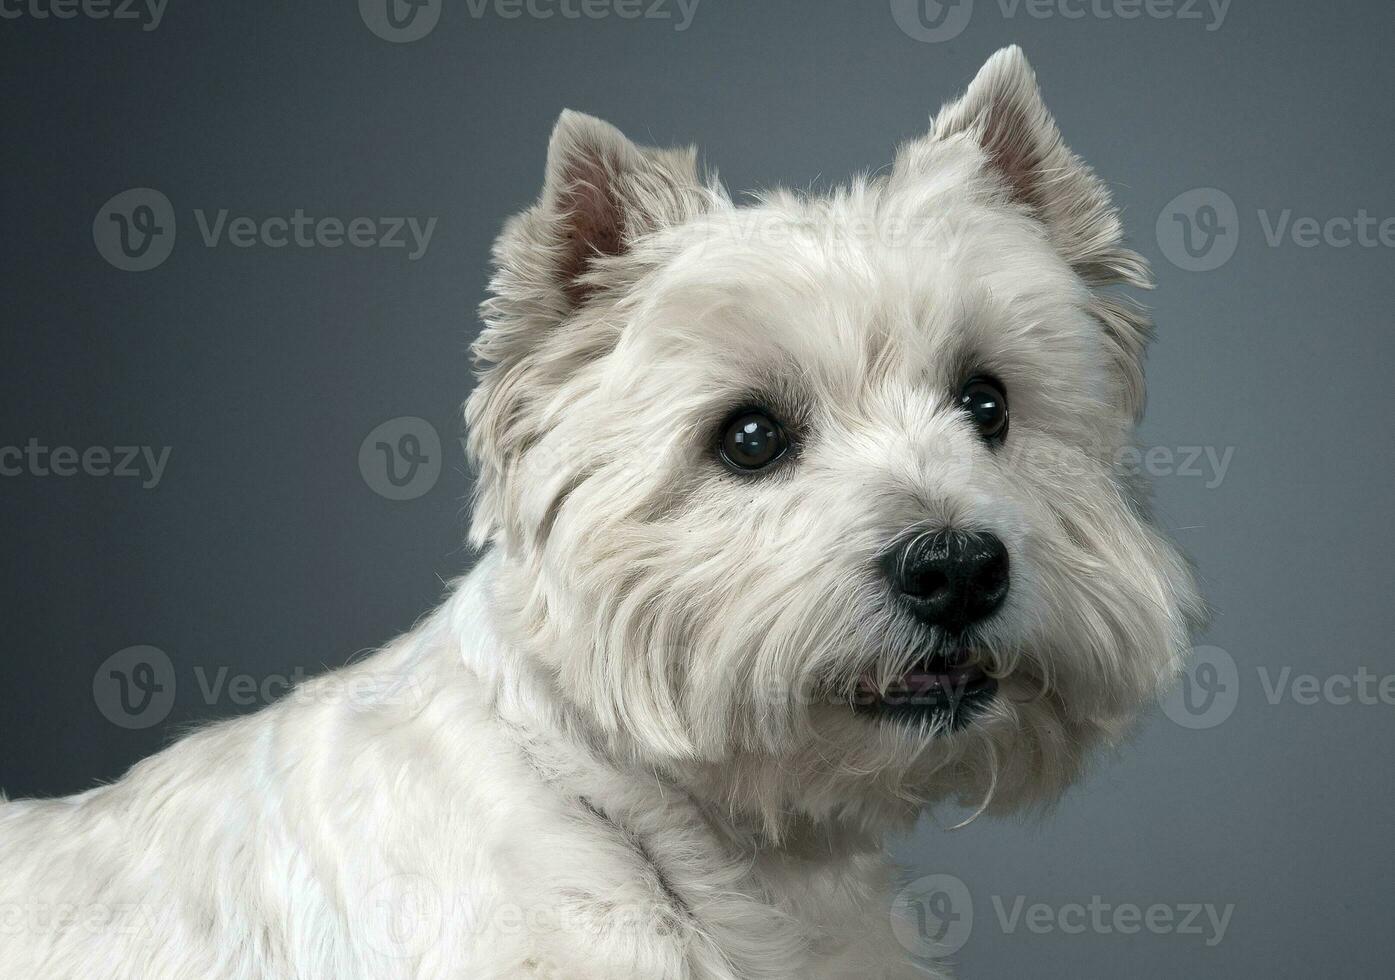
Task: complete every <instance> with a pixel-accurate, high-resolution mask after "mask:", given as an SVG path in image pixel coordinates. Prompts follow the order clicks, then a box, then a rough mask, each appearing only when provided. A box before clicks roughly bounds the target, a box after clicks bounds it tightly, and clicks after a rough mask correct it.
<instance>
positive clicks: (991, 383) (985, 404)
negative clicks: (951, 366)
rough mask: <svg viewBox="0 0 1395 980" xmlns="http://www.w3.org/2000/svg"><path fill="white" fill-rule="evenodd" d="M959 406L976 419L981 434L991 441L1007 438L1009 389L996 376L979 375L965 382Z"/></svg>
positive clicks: (975, 422)
mask: <svg viewBox="0 0 1395 980" xmlns="http://www.w3.org/2000/svg"><path fill="white" fill-rule="evenodd" d="M959 407H960V408H962V409H963V410H964V411H965V412H966V413H967V414H968V416H969V418H971V419H973V420H974V424H975V425H976V426H978V431H979V435H981V436H983V438H984V439H987V440H988V441H989V442H1001V441H1002V440H1003V439H1005V438H1007V429H1008V402H1007V391H1006V390H1004V388H1003V386H1002V383H1001V382H999V381H998V380H997V379H996V378H988V377H977V378H972V379H970V380H969V381H968V382H966V383H965V384H964V389H963V391H961V392H960V394H959Z"/></svg>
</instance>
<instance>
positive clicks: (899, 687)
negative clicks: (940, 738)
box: [852, 650, 998, 731]
mask: <svg viewBox="0 0 1395 980" xmlns="http://www.w3.org/2000/svg"><path fill="white" fill-rule="evenodd" d="M997 693H998V681H997V680H996V679H995V678H994V677H991V676H990V675H989V674H988V672H987V671H986V670H985V669H984V668H983V667H982V666H980V665H979V664H978V663H977V662H976V660H975V658H974V655H973V653H972V651H969V650H956V651H953V652H950V653H945V654H935V655H932V656H929V657H926V658H924V659H922V660H920V661H918V662H917V663H915V664H914V665H912V667H911V669H910V670H908V671H906V672H905V673H904V674H901V675H900V676H897V677H893V678H891V679H890V680H888V681H887V682H886V684H885V686H882V684H881V682H879V680H878V677H877V675H876V673H875V672H873V671H868V672H867V673H865V674H863V675H862V676H861V677H860V678H859V679H858V682H857V689H856V693H855V694H854V697H853V701H852V708H853V711H854V712H856V713H858V714H862V715H867V716H869V717H880V718H887V719H891V720H894V721H899V722H904V723H909V724H915V725H935V726H937V727H940V728H942V729H944V730H946V731H957V730H958V729H960V728H963V727H964V726H965V725H967V724H968V723H969V722H970V721H972V720H973V718H974V716H975V715H977V714H978V713H979V712H980V711H982V710H983V708H985V707H986V706H987V705H988V704H989V703H990V702H992V700H993V698H994V697H995V696H996V695H997Z"/></svg>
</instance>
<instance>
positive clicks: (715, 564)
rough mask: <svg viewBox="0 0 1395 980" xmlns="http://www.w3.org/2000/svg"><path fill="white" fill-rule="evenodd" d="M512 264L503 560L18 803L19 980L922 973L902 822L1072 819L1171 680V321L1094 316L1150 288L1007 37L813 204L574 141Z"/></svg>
mask: <svg viewBox="0 0 1395 980" xmlns="http://www.w3.org/2000/svg"><path fill="white" fill-rule="evenodd" d="M496 262H497V264H498V273H497V275H496V277H495V280H494V283H493V285H492V290H493V294H494V295H493V298H492V299H491V300H490V301H489V302H488V303H487V304H486V306H485V311H484V312H485V321H486V328H485V331H484V333H483V334H482V335H481V338H480V341H479V342H478V344H477V346H476V354H477V356H478V358H479V361H480V363H481V366H482V368H483V372H482V376H481V380H480V385H479V387H478V388H477V390H476V392H475V393H474V395H472V397H471V399H470V403H469V406H468V411H467V416H468V421H469V426H470V437H471V450H472V454H473V456H474V459H475V461H476V463H477V465H478V467H479V471H480V476H479V489H478V500H477V504H476V510H475V523H474V539H475V541H476V543H477V544H479V545H480V546H482V547H485V548H487V549H488V554H487V556H486V557H485V558H484V559H483V560H482V562H481V563H480V565H479V566H478V567H477V568H476V570H475V571H474V572H473V573H472V574H471V575H470V576H469V577H468V578H467V579H465V580H464V581H463V583H462V584H461V585H460V586H459V587H458V588H457V589H456V590H455V591H454V592H453V594H452V596H451V597H450V598H449V599H448V601H447V602H446V604H445V605H444V606H443V607H442V608H441V609H440V610H439V611H438V612H437V613H436V614H434V615H433V616H432V617H431V618H430V619H429V620H427V621H426V622H425V623H423V625H421V626H420V627H419V628H418V629H416V630H415V631H413V632H412V633H411V634H410V635H409V636H407V637H405V638H403V639H402V640H400V641H398V642H397V643H395V644H393V645H392V646H390V647H389V648H388V649H386V650H384V651H383V652H381V653H380V654H378V655H376V656H375V657H373V658H371V659H369V660H367V661H365V662H363V663H360V664H358V665H356V666H353V667H351V668H348V669H347V670H346V671H343V672H340V673H339V674H336V675H330V676H328V677H326V678H320V679H318V680H316V681H312V682H310V683H309V684H307V685H306V686H305V687H304V688H303V689H302V690H300V691H298V692H297V693H296V694H295V695H294V696H293V697H291V698H288V699H287V700H286V701H285V702H283V703H280V704H277V705H274V706H272V707H271V708H269V709H267V710H266V711H264V712H262V713H260V714H258V715H256V716H253V717H251V718H247V719H242V720H238V721H233V722H228V723H224V724H221V725H217V726H214V727H212V728H209V729H207V730H205V731H203V732H200V733H198V734H196V735H193V736H191V737H190V738H187V739H185V740H184V741H182V742H181V743H179V744H177V745H176V746H174V747H173V748H171V749H169V750H168V751H166V752H164V753H162V754H161V755H159V756H157V757H155V758H153V759H151V760H148V761H147V762H145V763H143V764H142V765H140V766H138V767H136V769H135V770H133V771H132V773H131V774H129V775H128V776H127V777H126V778H125V779H123V780H122V781H121V782H119V783H117V784H116V785H113V786H110V787H104V788H101V789H98V790H94V791H92V792H90V793H87V794H84V795H83V796H80V797H76V798H72V799H68V800H60V801H54V802H42V803H36V802H17V803H9V804H4V805H0V912H3V913H5V916H6V919H7V920H8V921H6V920H3V919H0V933H3V935H0V938H3V940H4V941H3V942H0V976H5V977H8V976H11V975H14V976H41V977H44V978H46V980H48V978H53V980H57V978H68V977H72V978H78V977H81V978H84V980H87V978H91V977H106V976H114V977H126V976H130V977H140V978H142V980H174V978H186V977H187V978H200V980H205V978H218V980H222V978H246V980H251V978H260V977H335V978H341V980H352V978H365V980H366V978H373V980H383V978H391V977H416V978H427V977H432V978H434V977H468V978H471V980H477V978H495V977H499V978H510V977H533V976H536V977H555V978H559V980H592V978H594V980H628V978H634V980H641V978H643V980H654V978H692V980H700V978H707V980H718V978H723V980H737V978H742V980H749V978H756V977H764V978H772V980H773V978H829V980H833V978H837V980H852V978H858V980H862V978H868V980H876V978H900V977H911V976H924V975H926V973H925V971H924V970H923V969H920V968H913V967H912V966H911V964H910V962H909V960H908V957H907V955H906V951H905V950H904V949H903V948H902V947H901V946H900V945H899V944H898V943H897V942H896V941H895V939H894V938H893V934H892V929H891V911H890V904H891V903H890V891H889V884H890V870H889V867H888V865H887V863H886V861H885V858H884V857H883V856H882V851H881V847H882V841H883V838H884V835H885V834H886V833H888V832H890V831H893V830H897V829H904V828H906V827H907V826H909V825H910V824H911V823H913V821H914V820H915V818H916V816H917V815H918V814H919V813H920V812H922V811H923V810H924V808H925V807H926V806H927V805H929V804H930V803H933V802H934V801H936V800H940V799H958V800H961V801H964V802H968V803H977V804H979V806H980V808H981V809H990V808H991V809H993V810H996V811H1002V810H1008V809H1012V808H1018V807H1023V806H1029V805H1032V804H1035V803H1041V802H1045V801H1049V800H1051V799H1053V798H1054V797H1055V796H1056V795H1057V794H1059V792H1060V791H1061V790H1062V789H1063V788H1064V787H1065V786H1066V785H1068V784H1069V783H1070V781H1071V780H1072V779H1073V778H1074V777H1075V776H1076V775H1077V774H1078V772H1079V770H1080V767H1081V764H1082V761H1083V759H1084V758H1085V755H1086V751H1087V750H1088V748H1089V747H1090V746H1092V745H1095V744H1097V743H1100V742H1108V741H1110V740H1113V739H1115V738H1117V737H1118V736H1119V735H1121V734H1122V733H1123V732H1125V731H1126V730H1127V728H1128V725H1129V722H1130V721H1131V720H1132V718H1133V717H1134V716H1135V715H1136V714H1137V712H1138V710H1139V708H1140V707H1141V706H1143V705H1145V704H1147V703H1149V701H1150V700H1151V699H1152V698H1153V697H1154V696H1155V695H1156V693H1157V692H1158V690H1159V688H1160V686H1161V685H1163V684H1165V683H1166V682H1167V681H1168V680H1169V679H1170V678H1171V676H1172V675H1173V673H1174V671H1175V670H1176V667H1177V665H1178V661H1179V655H1180V653H1181V651H1182V650H1183V649H1184V648H1185V645H1186V640H1187V636H1188V630H1189V628H1190V627H1191V626H1192V625H1193V624H1194V622H1195V619H1196V617H1197V615H1198V607H1199V602H1198V600H1197V598H1196V596H1195V592H1194V588H1193V585H1192V581H1191V577H1190V575H1189V573H1188V571H1187V569H1186V567H1185V564H1184V563H1183V562H1182V560H1181V559H1180V558H1179V557H1178V555H1177V554H1176V553H1175V552H1174V551H1173V549H1172V548H1171V547H1170V546H1169V545H1168V544H1167V543H1166V542H1165V541H1164V540H1163V539H1162V538H1161V537H1160V536H1159V535H1158V534H1157V533H1156V532H1155V531H1154V530H1153V528H1152V526H1151V524H1150V522H1149V521H1148V519H1147V517H1146V515H1145V514H1143V513H1142V511H1141V508H1140V506H1139V504H1138V499H1137V494H1136V492H1135V489H1136V488H1134V487H1132V486H1131V485H1129V484H1128V483H1127V482H1126V481H1125V480H1123V479H1122V478H1121V477H1120V476H1119V475H1118V474H1117V473H1115V472H1114V470H1113V468H1112V466H1111V461H1112V459H1113V458H1114V455H1115V453H1116V452H1117V450H1118V449H1119V448H1120V447H1121V446H1123V445H1125V444H1126V443H1127V440H1128V439H1129V438H1130V435H1131V432H1132V427H1133V424H1134V422H1135V421H1136V417H1137V414H1138V412H1139V411H1140V410H1141V406H1142V394H1143V391H1142V374H1141V361H1140V358H1141V355H1142V350H1143V347H1144V346H1145V343H1146V339H1147V328H1148V324H1147V321H1146V320H1145V319H1144V318H1143V317H1142V316H1141V315H1140V314H1139V313H1138V312H1137V310H1135V309H1134V308H1133V307H1131V306H1129V305H1128V304H1126V303H1125V302H1124V301H1122V300H1120V299H1118V298H1115V297H1112V296H1111V295H1110V294H1108V293H1107V292H1104V291H1102V287H1105V286H1108V285H1110V284H1113V283H1120V282H1122V283H1132V284H1136V285H1141V284H1143V283H1144V282H1145V280H1146V268H1145V267H1144V265H1143V263H1142V260H1141V259H1140V258H1139V257H1138V256H1136V255H1134V254H1133V253H1131V252H1129V251H1127V250H1125V249H1124V248H1122V246H1121V245H1120V229H1119V224H1118V220H1117V216H1116V215H1115V213H1114V211H1113V209H1112V207H1111V205H1110V203H1109V198H1108V194H1107V192H1106V191H1105V189H1104V187H1103V185H1102V184H1100V182H1099V181H1098V180H1097V179H1096V178H1095V177H1094V175H1093V174H1092V173H1091V172H1090V171H1089V170H1088V168H1086V167H1085V166H1084V165H1083V164H1081V163H1080V161H1079V160H1078V159H1077V158H1075V157H1074V156H1073V155H1072V154H1071V153H1070V152H1069V150H1067V149H1066V148H1065V146H1064V145H1063V144H1062V143H1061V142H1060V139H1059V136H1058V134H1057V133H1056V130H1055V126H1054V124H1053V123H1052V121H1051V119H1050V116H1049V115H1048V114H1047V113H1046V111H1045V109H1044V107H1043V106H1042V104H1041V102H1040V98H1039V96H1038V94H1037V90H1036V86H1035V82H1034V79H1033V77H1032V74H1031V71H1030V69H1029V68H1028V66H1027V64H1026V62H1025V60H1024V59H1023V58H1022V56H1021V53H1020V52H1018V51H1016V50H1015V49H1010V50H1008V51H1005V52H1002V53H1000V54H999V55H997V56H995V58H994V59H993V60H992V61H991V62H990V63H989V65H988V66H986V67H985V69H984V71H983V72H982V73H981V75H980V76H979V78H978V79H977V80H976V81H975V82H974V85H973V86H972V87H971V88H970V90H969V93H968V94H967V95H966V96H965V97H964V99H963V100H961V101H960V102H958V103H955V104H953V105H951V106H947V107H946V108H945V110H944V111H943V112H942V113H941V115H940V116H939V117H937V119H936V124H935V127H934V130H933V131H932V132H931V134H930V135H928V136H926V137H924V138H923V139H921V140H919V141H916V142H914V143H912V144H910V145H908V146H907V147H905V148H904V149H903V150H902V152H901V153H900V154H899V156H898V159H897V162H896V165H895V167H894V169H893V170H892V171H891V173H890V174H889V175H887V176H885V177H881V178H877V179H875V180H866V181H860V182H857V183H855V184H854V185H853V187H852V188H851V189H849V190H846V191H843V192H840V193H838V194H836V195H834V196H832V197H829V198H822V199H805V198H799V197H795V196H793V195H788V194H775V195H770V196H768V197H766V198H764V199H763V200H762V201H761V202H760V203H759V204H758V205H757V206H754V207H751V208H742V209H738V208H736V207H734V206H733V205H732V203H731V201H730V200H729V199H728V198H727V197H726V195H725V192H723V191H722V190H721V189H720V187H718V186H716V185H715V184H705V183H703V182H702V181H701V180H699V179H698V176H697V173H696V169H695V166H694V159H693V155H692V154H691V153H682V152H671V151H657V150H648V149H643V148H640V147H637V146H635V145H634V144H632V143H630V142H629V141H628V140H626V139H625V138H624V137H623V136H621V135H620V134H619V133H618V132H617V131H615V130H614V129H612V128H611V127H609V126H607V125H605V124H604V123H601V122H599V121H597V120H593V119H590V118H588V117H584V116H578V115H575V114H568V115H565V116H564V117H563V119H562V120H561V121H560V122H559V124H558V128H557V132H556V133H555V135H554V138H553V143H552V147H551V150H550V156H549V161H548V176H547V183H546V185H545V187H544V190H543V194H542V197H541V199H540V200H539V202H538V204H537V205H536V206H535V207H533V208H532V209H530V210H529V211H527V212H525V213H524V214H522V215H520V216H519V217H517V218H515V219H514V220H513V221H512V222H510V224H509V225H508V226H507V227H506V229H505V231H504V233H503V235H502V236H501V238H500V241H499V244H498V246H497V248H496ZM1009 413H1010V417H1011V425H1009ZM346 684H351V685H353V688H354V690H355V691H357V692H358V693H357V696H355V697H354V698H352V699H351V700H346V699H345V698H344V697H342V696H337V695H336V692H340V691H342V690H343V687H344V685H346Z"/></svg>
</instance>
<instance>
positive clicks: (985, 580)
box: [882, 531, 1008, 633]
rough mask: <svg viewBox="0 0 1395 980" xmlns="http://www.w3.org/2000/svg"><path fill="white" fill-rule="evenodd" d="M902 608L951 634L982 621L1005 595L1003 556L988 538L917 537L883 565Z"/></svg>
mask: <svg viewBox="0 0 1395 980" xmlns="http://www.w3.org/2000/svg"><path fill="white" fill-rule="evenodd" d="M882 567H883V569H884V570H885V571H886V576H887V578H888V579H890V580H891V584H892V586H894V587H895V589H896V591H897V592H898V593H900V599H901V601H902V603H903V604H904V605H905V606H906V607H907V608H908V609H910V610H911V612H913V613H915V615H916V617H917V618H918V619H920V621H921V622H923V623H926V624H928V625H930V626H939V627H942V628H944V629H946V630H949V631H950V632H954V633H958V632H962V631H963V630H964V628H965V627H967V626H969V625H971V624H973V623H977V622H978V621H979V620H981V619H986V618H987V617H989V616H991V615H992V614H993V613H994V612H996V611H997V610H998V607H999V606H1001V605H1002V604H1003V600H1004V599H1006V598H1007V594H1008V553H1007V548H1005V547H1003V543H1002V542H1001V541H999V540H998V539H997V538H996V537H994V536H993V535H991V534H974V533H969V532H966V531H936V532H934V533H932V534H918V535H916V536H915V537H914V538H911V539H910V540H908V541H907V542H906V543H905V544H903V545H901V546H900V547H898V548H894V549H892V550H891V551H890V552H888V553H887V555H886V557H885V558H883V559H882Z"/></svg>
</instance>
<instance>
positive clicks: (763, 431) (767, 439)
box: [718, 408, 790, 473]
mask: <svg viewBox="0 0 1395 980" xmlns="http://www.w3.org/2000/svg"><path fill="white" fill-rule="evenodd" d="M718 448H719V450H720V452H721V454H722V460H723V461H724V462H725V463H726V464H727V465H728V466H730V467H731V468H732V469H734V470H738V471H740V472H742V473H754V472H755V471H756V470H763V469H765V468H766V467H767V466H769V465H771V464H772V463H775V462H776V461H778V460H779V459H780V458H781V457H782V456H784V455H785V453H787V452H788V451H789V448H790V442H789V437H788V436H786V435H785V430H784V429H783V428H782V427H781V425H780V423H779V422H777V421H775V419H773V418H771V416H770V414H769V413H768V412H765V411H762V410H761V409H758V408H748V409H743V410H742V411H740V412H737V413H736V414H735V415H733V416H732V417H731V418H730V419H729V420H728V421H727V423H726V425H724V426H723V427H722V441H721V444H720V446H719V447H718Z"/></svg>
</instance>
